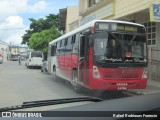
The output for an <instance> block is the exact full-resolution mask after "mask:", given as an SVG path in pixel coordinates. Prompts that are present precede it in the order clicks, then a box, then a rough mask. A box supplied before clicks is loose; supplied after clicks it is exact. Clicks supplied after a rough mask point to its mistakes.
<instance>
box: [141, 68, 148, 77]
mask: <svg viewBox="0 0 160 120" xmlns="http://www.w3.org/2000/svg"><path fill="white" fill-rule="evenodd" d="M144 78H147V69H144V71H143V75H142V79H144Z"/></svg>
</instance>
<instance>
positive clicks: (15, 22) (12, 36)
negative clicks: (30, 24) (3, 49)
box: [0, 16, 26, 44]
mask: <svg viewBox="0 0 160 120" xmlns="http://www.w3.org/2000/svg"><path fill="white" fill-rule="evenodd" d="M25 28H26V26H25V25H24V23H23V19H22V18H21V17H20V16H9V17H7V18H6V19H5V21H4V22H3V23H1V24H0V35H1V38H0V39H1V40H3V41H5V42H7V43H10V42H13V43H15V44H18V43H21V41H22V38H21V36H22V35H23V34H24V33H25Z"/></svg>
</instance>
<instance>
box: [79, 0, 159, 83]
mask: <svg viewBox="0 0 160 120" xmlns="http://www.w3.org/2000/svg"><path fill="white" fill-rule="evenodd" d="M79 15H80V26H81V25H83V24H85V23H87V22H90V21H92V20H98V19H101V20H107V19H110V20H122V21H130V22H136V23H140V24H143V25H145V27H146V30H147V34H148V35H147V40H148V58H149V63H150V64H149V67H150V68H151V69H150V70H151V71H150V77H151V78H152V79H155V80H160V65H158V64H159V63H160V0H79ZM157 71H159V73H157Z"/></svg>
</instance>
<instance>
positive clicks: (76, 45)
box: [72, 34, 79, 54]
mask: <svg viewBox="0 0 160 120" xmlns="http://www.w3.org/2000/svg"><path fill="white" fill-rule="evenodd" d="M78 40H79V34H76V35H74V37H73V39H72V44H73V48H72V53H75V54H78V43H79V41H78Z"/></svg>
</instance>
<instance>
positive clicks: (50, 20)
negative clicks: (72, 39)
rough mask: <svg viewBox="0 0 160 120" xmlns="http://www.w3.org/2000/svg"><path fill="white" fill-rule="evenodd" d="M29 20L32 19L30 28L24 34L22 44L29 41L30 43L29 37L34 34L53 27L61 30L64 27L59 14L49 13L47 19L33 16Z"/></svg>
mask: <svg viewBox="0 0 160 120" xmlns="http://www.w3.org/2000/svg"><path fill="white" fill-rule="evenodd" d="M29 20H30V21H31V24H30V28H29V30H26V31H25V32H26V33H25V34H24V35H23V36H22V44H26V43H27V44H28V45H29V39H30V38H31V36H32V34H35V33H39V32H41V31H43V30H49V29H51V28H55V29H57V30H58V31H61V28H62V27H61V19H60V16H59V14H57V15H54V14H49V15H48V16H46V18H45V19H43V18H40V19H38V20H35V19H33V18H29ZM29 46H30V45H29Z"/></svg>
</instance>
